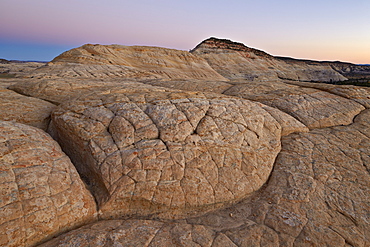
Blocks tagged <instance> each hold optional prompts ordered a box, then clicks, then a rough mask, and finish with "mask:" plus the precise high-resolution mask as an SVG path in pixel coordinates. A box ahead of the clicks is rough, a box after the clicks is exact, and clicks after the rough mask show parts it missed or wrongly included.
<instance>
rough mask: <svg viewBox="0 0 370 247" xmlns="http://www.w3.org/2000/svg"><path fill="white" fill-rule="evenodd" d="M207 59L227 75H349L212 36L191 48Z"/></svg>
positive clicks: (260, 78) (338, 77)
mask: <svg viewBox="0 0 370 247" xmlns="http://www.w3.org/2000/svg"><path fill="white" fill-rule="evenodd" d="M191 53H192V54H195V55H197V56H200V57H202V58H204V59H205V60H207V62H208V63H209V64H210V65H211V67H212V68H213V69H215V70H216V71H217V72H218V73H220V74H221V75H222V76H224V77H226V78H228V79H245V80H249V81H254V80H256V81H267V80H276V79H289V80H296V81H344V80H346V79H347V78H346V77H344V76H342V75H341V74H340V73H338V72H337V71H335V70H333V69H332V68H331V67H330V66H329V65H322V64H308V63H305V62H300V61H299V60H292V61H290V62H286V61H284V60H282V59H277V58H275V57H273V56H271V55H269V54H267V53H265V52H263V51H259V50H256V49H252V48H249V47H246V46H245V45H244V44H241V43H236V42H232V41H230V40H225V39H217V38H209V39H207V40H205V41H203V42H201V43H200V44H199V45H197V46H196V47H195V48H194V49H193V50H192V51H191Z"/></svg>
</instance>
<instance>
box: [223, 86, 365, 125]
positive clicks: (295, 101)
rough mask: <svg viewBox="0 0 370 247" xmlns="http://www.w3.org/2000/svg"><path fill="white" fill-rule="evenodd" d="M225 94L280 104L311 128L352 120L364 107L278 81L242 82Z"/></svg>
mask: <svg viewBox="0 0 370 247" xmlns="http://www.w3.org/2000/svg"><path fill="white" fill-rule="evenodd" d="M224 94H226V95H233V96H238V97H241V98H245V99H250V100H256V101H259V102H261V103H264V104H266V105H269V106H271V107H274V108H277V109H279V110H281V111H283V112H286V113H288V114H289V115H291V116H293V117H294V118H296V119H298V120H299V121H300V122H302V123H303V124H305V125H306V126H307V127H309V128H310V129H313V128H324V127H330V126H336V125H347V124H350V123H352V120H353V118H354V117H355V116H356V115H357V114H358V113H360V112H361V111H362V110H364V109H365V107H364V106H362V105H361V104H359V103H356V102H354V101H352V100H349V99H347V98H344V97H340V96H338V95H335V94H330V93H327V92H324V91H321V90H316V89H313V88H309V87H299V86H295V85H290V84H287V83H283V82H279V81H275V82H263V83H262V82H248V83H240V84H237V85H235V86H234V87H231V88H229V89H228V90H226V91H225V92H224Z"/></svg>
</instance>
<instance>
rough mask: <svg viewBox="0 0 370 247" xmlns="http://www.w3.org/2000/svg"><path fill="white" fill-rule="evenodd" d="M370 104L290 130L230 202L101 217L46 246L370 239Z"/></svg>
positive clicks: (349, 243) (323, 243) (339, 243)
mask: <svg viewBox="0 0 370 247" xmlns="http://www.w3.org/2000/svg"><path fill="white" fill-rule="evenodd" d="M369 118H370V111H369V110H366V111H364V112H363V113H362V114H361V115H359V116H358V117H357V118H356V120H355V123H354V124H352V125H349V126H340V127H332V128H326V129H319V130H314V131H311V132H310V133H300V134H293V135H290V136H288V137H284V138H283V149H282V152H281V153H280V154H279V156H278V158H277V161H276V163H275V168H274V171H273V172H272V174H271V178H270V180H269V182H268V183H267V184H266V186H265V187H263V188H262V189H261V190H259V191H258V192H257V193H256V194H254V195H253V196H252V197H250V198H248V199H246V200H244V201H242V202H240V203H238V204H236V205H233V206H231V207H228V208H225V209H222V210H218V211H215V212H211V213H208V214H206V215H203V216H200V217H195V218H189V219H187V220H186V223H184V222H175V223H174V222H164V221H153V220H126V221H125V220H114V221H101V222H99V223H95V224H92V225H87V226H84V227H81V228H79V229H77V230H75V231H72V232H69V233H67V234H65V235H62V236H60V237H58V238H56V239H54V240H52V241H50V242H48V243H47V244H46V245H44V246H65V247H66V246H76V245H77V246H91V245H96V246H106V245H113V244H117V245H118V244H121V245H123V246H235V247H236V246H363V247H365V246H367V245H368V243H369V241H370V235H369V232H370V225H369V221H370V218H369V215H368V212H369V210H370V204H369V202H370V196H369V195H370V193H369V192H370V191H369V190H370V182H369V181H370V173H369V172H370V166H369V162H370V160H369V159H370V151H369V150H370V149H368V148H363V147H369V145H370V132H369V131H370V125H369V121H368V120H369Z"/></svg>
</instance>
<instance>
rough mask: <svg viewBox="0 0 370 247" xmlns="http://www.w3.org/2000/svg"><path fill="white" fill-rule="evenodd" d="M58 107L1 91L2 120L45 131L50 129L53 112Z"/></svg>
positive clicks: (11, 92)
mask: <svg viewBox="0 0 370 247" xmlns="http://www.w3.org/2000/svg"><path fill="white" fill-rule="evenodd" d="M55 107H56V106H55V105H54V104H52V103H49V102H47V101H44V100H41V99H36V98H31V97H27V96H24V95H20V94H18V93H15V92H13V91H11V90H7V89H0V109H1V111H0V120H2V121H15V122H18V123H23V124H27V125H31V126H34V127H37V128H40V129H43V130H46V129H47V128H48V125H49V122H50V114H51V111H52V110H53V109H54V108H55Z"/></svg>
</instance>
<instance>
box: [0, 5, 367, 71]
mask: <svg viewBox="0 0 370 247" xmlns="http://www.w3.org/2000/svg"><path fill="white" fill-rule="evenodd" d="M369 13H370V0H351V1H350V0H253V1H252V0H243V1H242V0H227V1H226V0H212V1H211V0H197V1H195V0H186V1H183V0H130V1H128V0H105V1H103V0H100V1H98V0H63V1H61V0H58V1H57V0H32V1H30V0H0V58H5V59H10V60H34V61H50V60H52V59H53V58H54V57H56V56H58V55H59V54H61V53H62V52H64V51H67V50H69V49H72V48H75V47H79V46H81V45H83V44H86V43H90V44H121V45H149V46H160V47H166V48H174V49H180V50H191V49H192V48H194V47H195V46H196V45H197V44H198V43H200V42H201V41H202V40H204V39H207V38H209V37H217V38H226V39H230V40H233V41H237V42H241V43H244V44H245V45H246V46H248V47H252V48H257V49H260V50H263V51H265V52H267V53H269V54H272V55H276V56H288V57H294V58H300V59H314V60H325V61H344V62H352V63H356V64H370V14H369Z"/></svg>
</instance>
